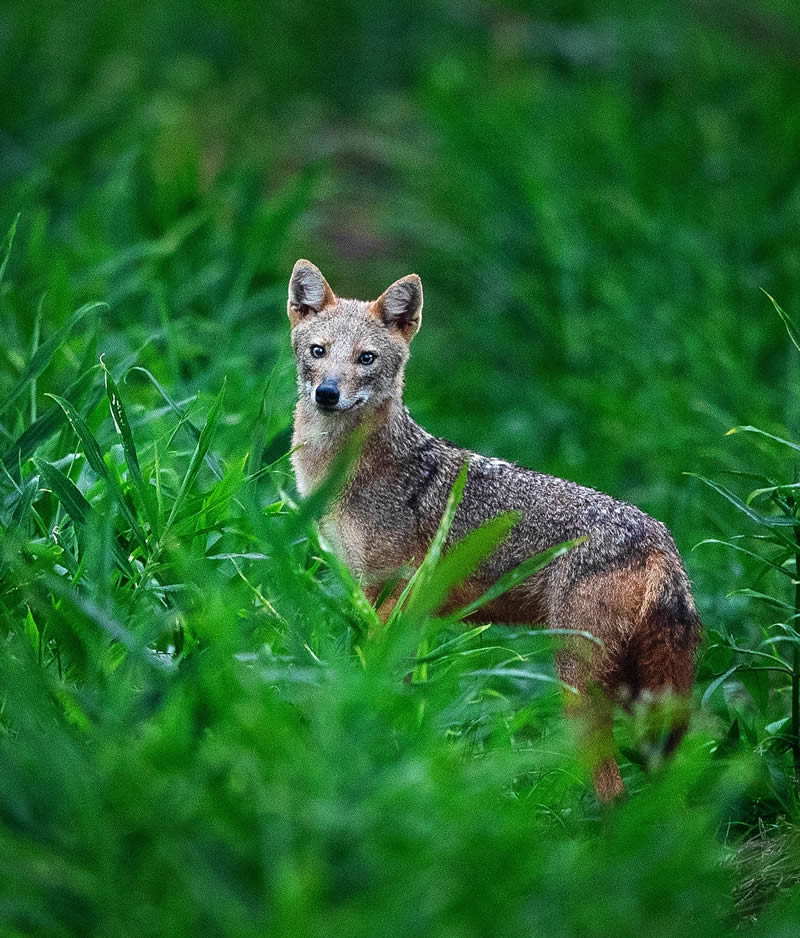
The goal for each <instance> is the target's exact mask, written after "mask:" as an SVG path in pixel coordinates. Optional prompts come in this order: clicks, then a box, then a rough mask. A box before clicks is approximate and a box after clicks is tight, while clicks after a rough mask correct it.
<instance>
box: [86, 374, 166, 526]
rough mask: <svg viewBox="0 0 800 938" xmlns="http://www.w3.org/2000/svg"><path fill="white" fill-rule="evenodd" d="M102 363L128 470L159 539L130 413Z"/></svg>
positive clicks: (154, 506)
mask: <svg viewBox="0 0 800 938" xmlns="http://www.w3.org/2000/svg"><path fill="white" fill-rule="evenodd" d="M100 364H101V366H102V368H103V374H104V378H105V387H106V395H107V397H108V404H109V408H110V410H111V417H112V419H113V421H114V427H115V428H116V431H117V433H119V435H120V437H121V438H122V451H123V453H124V454H125V462H126V464H127V466H128V472H129V473H130V475H131V478H132V479H133V482H134V485H135V486H136V490H137V491H138V493H139V498H140V499H141V502H142V506H143V508H144V510H145V512H146V514H147V518H148V520H149V521H150V529H151V531H152V532H153V536H154V537H155V538H156V539H158V528H159V525H158V512H157V510H156V505H155V503H154V499H153V493H152V491H151V489H150V486H149V485H146V484H145V482H144V479H143V478H142V470H141V467H140V466H139V457H138V456H137V454H136V443H135V442H134V439H133V433H132V432H131V425H130V422H129V420H128V415H127V413H126V412H125V405H124V404H123V403H122V398H121V397H120V394H119V388H118V387H117V384H116V382H115V381H114V379H113V378H112V377H111V373H110V372H109V370H108V368H106V366H105V363H104V362H103V361H102V359H101V361H100Z"/></svg>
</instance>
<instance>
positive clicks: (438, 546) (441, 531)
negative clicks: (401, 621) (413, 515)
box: [386, 462, 469, 626]
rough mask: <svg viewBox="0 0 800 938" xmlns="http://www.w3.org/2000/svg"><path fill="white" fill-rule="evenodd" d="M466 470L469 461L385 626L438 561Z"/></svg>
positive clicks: (419, 586)
mask: <svg viewBox="0 0 800 938" xmlns="http://www.w3.org/2000/svg"><path fill="white" fill-rule="evenodd" d="M468 471H469V463H467V462H465V463H464V465H463V466H462V468H461V471H460V472H459V474H458V476H457V477H456V481H455V482H454V483H453V488H452V490H451V492H450V495H449V497H448V499H447V504H446V506H445V509H444V514H443V515H442V520H441V521H440V522H439V527H438V528H437V530H436V534H435V535H434V538H433V540H432V541H431V546H430V547H429V548H428V553H427V554H426V555H425V557H424V559H423V561H422V563H421V564H420V565H419V567H417V569H416V570H415V572H414V575H413V576H412V577H411V579H410V580H409V581H408V583H407V584H406V587H405V589H404V590H403V592H402V593H401V594H400V598H399V599H398V600H397V602H396V603H395V606H394V609H392V612H391V615H390V616H389V618H388V620H387V623H386V624H387V626H390V625H392V624H393V623H394V622H395V621H396V619H397V618H398V617H399V615H400V612H401V611H402V609H403V607H404V606H405V604H406V602H411V603H413V601H414V598H415V597H416V595H418V594H419V593H421V591H422V590H423V589H424V587H425V581H426V580H427V579H429V578H430V576H431V573H432V572H433V570H434V569H435V567H436V564H437V563H438V562H439V558H440V557H441V555H442V549H443V548H444V544H445V541H446V540H447V535H448V534H449V533H450V528H451V526H452V524H453V518H455V515H456V511H457V510H458V506H459V505H460V504H461V499H462V498H463V497H464V488H465V486H466V484H467V472H468ZM409 597H411V598H409Z"/></svg>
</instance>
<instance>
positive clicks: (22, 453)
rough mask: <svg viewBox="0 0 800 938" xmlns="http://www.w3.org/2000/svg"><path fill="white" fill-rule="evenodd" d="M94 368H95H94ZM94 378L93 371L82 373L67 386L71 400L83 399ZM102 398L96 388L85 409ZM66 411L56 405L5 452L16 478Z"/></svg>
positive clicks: (11, 471)
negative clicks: (21, 467) (23, 465)
mask: <svg viewBox="0 0 800 938" xmlns="http://www.w3.org/2000/svg"><path fill="white" fill-rule="evenodd" d="M92 370H93V369H92ZM91 380H92V371H87V372H85V373H84V374H82V375H81V376H80V377H79V378H78V379H77V380H76V381H73V383H72V384H71V385H70V386H69V387H68V388H67V390H66V392H65V394H66V396H67V397H68V398H69V399H71V400H76V401H81V400H82V399H83V396H84V394H85V393H86V390H87V388H88V387H89V385H90V383H91ZM99 400H100V391H99V389H97V388H95V389H93V390H92V393H91V394H90V395H89V397H88V400H87V401H86V405H85V410H86V412H87V413H90V412H91V411H92V410H94V408H95V406H96V405H97V402H98V401H99ZM64 417H65V414H64V411H63V410H62V408H61V407H58V406H54V407H51V408H50V409H49V410H47V411H45V412H44V413H43V414H42V415H41V417H38V418H37V419H36V420H35V421H34V422H33V423H32V424H31V425H30V426H29V427H28V428H27V429H26V430H24V431H23V432H22V433H21V434H20V435H19V436H18V437H17V439H16V440H14V442H13V443H12V444H11V445H10V446H9V447H8V449H7V450H6V451H5V452H4V453H3V456H2V462H3V463H4V464H5V465H6V467H7V468H8V471H9V473H10V474H11V476H12V477H13V478H15V479H17V478H19V468H20V466H21V465H22V464H23V463H25V462H26V461H27V460H28V458H29V457H30V456H31V455H32V454H33V453H34V452H35V451H36V449H37V447H38V446H39V445H40V444H41V443H44V441H45V440H48V439H49V438H50V437H51V436H52V435H53V434H54V433H56V432H57V431H58V430H59V429H60V427H61V425H62V424H63V422H64Z"/></svg>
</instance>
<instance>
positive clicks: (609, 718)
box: [556, 648, 625, 804]
mask: <svg viewBox="0 0 800 938" xmlns="http://www.w3.org/2000/svg"><path fill="white" fill-rule="evenodd" d="M556 669H557V671H558V677H559V679H560V680H561V681H563V683H564V684H567V685H569V687H570V688H574V689H575V690H576V691H577V694H575V693H573V692H572V691H571V690H567V691H565V695H564V696H565V710H566V713H567V715H568V716H569V717H570V718H571V719H573V720H575V723H576V725H577V728H578V745H579V747H580V754H581V758H582V759H583V761H584V762H585V764H586V765H587V767H588V769H589V771H590V772H591V774H592V781H593V782H594V790H595V792H596V793H597V798H598V801H600V802H601V803H603V804H607V803H609V802H612V801H614V800H615V799H616V798H618V797H620V795H623V794H624V793H625V784H624V782H623V781H622V775H621V774H620V771H619V765H618V764H617V760H616V757H615V755H614V735H613V725H614V703H613V701H612V700H611V699H610V698H609V696H608V695H607V694H606V692H605V691H604V689H603V688H602V687H601V686H600V685H599V684H598V683H597V682H596V681H592V680H591V679H590V666H589V663H588V661H587V660H586V655H585V654H582V653H580V652H578V651H577V650H574V649H568V648H565V649H562V650H561V651H559V653H558V655H557V657H556Z"/></svg>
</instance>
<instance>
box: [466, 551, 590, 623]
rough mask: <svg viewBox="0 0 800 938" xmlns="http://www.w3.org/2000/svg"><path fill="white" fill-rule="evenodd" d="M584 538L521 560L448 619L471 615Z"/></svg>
mask: <svg viewBox="0 0 800 938" xmlns="http://www.w3.org/2000/svg"><path fill="white" fill-rule="evenodd" d="M585 540H586V538H585V537H579V538H576V539H575V540H574V541H565V542H564V543H563V544H556V546H555V547H550V548H548V550H543V551H542V552H541V553H539V554H535V555H534V556H533V557H529V558H528V559H527V560H523V561H522V563H521V564H520V565H519V566H517V567H514V569H513V570H509V571H508V573H506V574H504V575H503V576H501V577H500V579H499V580H497V582H495V583H493V584H492V585H491V586H490V587H489V589H488V590H486V592H485V593H484V594H483V595H482V596H479V597H478V598H477V599H476V600H475V601H474V602H471V603H469V604H468V605H466V606H463V607H462V608H461V609H459V610H458V611H457V612H454V613H453V614H452V615H450V616H448V617H447V618H448V621H450V622H460V621H461V620H462V619H466V618H467V616H471V615H472V614H473V613H474V612H477V611H478V609H480V608H481V607H482V606H485V605H486V604H487V603H490V602H492V601H493V600H495V599H498V598H499V597H500V596H502V595H503V594H504V593H507V592H508V591H509V590H512V589H514V587H515V586H519V584H520V583H523V582H524V581H525V580H527V579H528V577H531V576H533V575H534V573H538V572H539V571H540V570H543V569H544V568H545V567H546V566H547V565H548V564H549V563H552V562H553V561H554V560H555V559H556V558H557V557H561V556H562V555H563V554H566V552H567V551H568V550H572V548H573V547H576V546H577V545H578V544H581V543H583V541H585ZM532 624H535V623H532Z"/></svg>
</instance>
